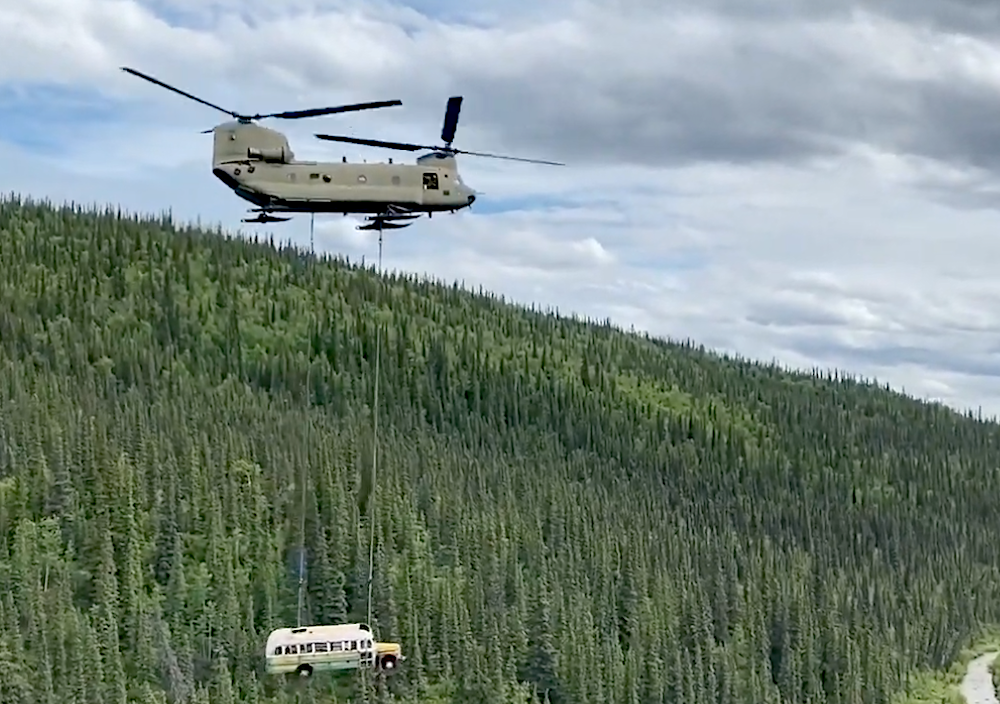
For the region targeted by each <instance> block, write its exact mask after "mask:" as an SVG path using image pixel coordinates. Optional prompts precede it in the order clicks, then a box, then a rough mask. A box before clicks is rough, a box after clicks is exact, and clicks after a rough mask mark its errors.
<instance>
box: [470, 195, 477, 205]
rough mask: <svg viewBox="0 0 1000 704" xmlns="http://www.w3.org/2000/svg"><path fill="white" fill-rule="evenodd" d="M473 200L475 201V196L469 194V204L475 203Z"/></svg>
mask: <svg viewBox="0 0 1000 704" xmlns="http://www.w3.org/2000/svg"><path fill="white" fill-rule="evenodd" d="M475 202H476V197H475V196H473V195H470V196H469V205H472V204H473V203H475Z"/></svg>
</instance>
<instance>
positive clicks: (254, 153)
mask: <svg viewBox="0 0 1000 704" xmlns="http://www.w3.org/2000/svg"><path fill="white" fill-rule="evenodd" d="M247 156H248V157H249V158H251V159H257V160H259V161H266V162H269V163H273V164H287V163H288V162H290V161H291V160H292V154H291V152H290V151H289V150H287V149H285V148H284V147H264V148H261V147H248V148H247Z"/></svg>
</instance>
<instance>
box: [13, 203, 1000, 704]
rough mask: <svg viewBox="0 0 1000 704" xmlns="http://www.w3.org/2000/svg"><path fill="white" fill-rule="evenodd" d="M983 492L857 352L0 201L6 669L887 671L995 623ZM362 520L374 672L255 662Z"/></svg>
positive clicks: (310, 615) (219, 696) (728, 677)
mask: <svg viewBox="0 0 1000 704" xmlns="http://www.w3.org/2000/svg"><path fill="white" fill-rule="evenodd" d="M389 244H390V246H391V240H390V243H389ZM379 352H380V353H379ZM376 373H378V375H379V387H378V392H379V393H378V401H377V404H378V405H377V411H378V413H377V420H378V431H377V433H376V432H375V431H374V428H373V425H374V421H375V419H376V418H375V417H374V414H373V408H374V404H375V379H376ZM998 494H1000V426H998V425H997V424H995V423H994V422H991V421H987V420H984V419H982V418H979V417H976V416H974V415H973V414H961V413H956V412H955V411H952V410H949V409H947V408H945V407H942V406H940V405H935V404H928V403H921V402H917V401H915V400H911V399H908V398H906V397H905V396H903V395H900V394H897V393H895V392H892V391H890V390H889V389H888V388H886V387H885V386H884V385H879V384H877V383H874V382H869V381H864V380H858V379H855V378H852V377H850V376H845V375H843V374H838V373H834V372H821V371H816V372H813V373H791V372H788V371H786V370H783V369H782V368H780V367H778V366H775V365H763V364H758V363H752V362H749V361H746V360H743V359H740V358H731V357H724V356H721V355H718V354H713V353H710V352H707V351H705V350H704V349H702V348H700V347H698V346H697V345H696V344H693V343H678V342H669V341H664V340H660V339H653V338H651V337H648V336H643V335H638V334H634V333H627V332H624V331H622V330H620V329H617V328H616V327H614V326H613V325H611V324H610V323H609V322H603V323H602V322H585V321H581V320H576V319H572V318H568V317H565V316H559V315H555V314H553V313H550V312H547V311H540V310H533V309H528V308H525V307H517V306H513V305H510V304H509V303H507V302H505V301H504V300H503V299H502V298H500V297H498V296H495V295H489V294H487V293H484V292H482V291H480V292H478V293H477V292H473V291H468V290H465V289H463V288H462V287H460V286H459V285H457V284H446V283H441V282H437V281H431V280H427V279H425V278H421V277H418V276H413V275H403V274H393V275H386V276H384V277H380V276H377V275H376V273H375V272H374V270H373V269H372V268H371V267H367V266H360V265H358V264H354V263H350V262H347V261H345V260H343V259H338V258H333V257H314V256H312V255H311V254H309V253H308V252H307V251H303V250H301V249H298V248H295V247H293V246H291V245H281V244H278V245H276V244H275V243H274V242H270V241H269V242H258V241H254V240H252V239H249V238H243V237H236V236H231V235H226V234H225V233H223V232H221V231H218V230H217V231H214V232H211V231H202V230H200V229H198V228H196V227H194V226H189V225H185V224H179V223H175V222H174V221H173V220H172V219H171V218H170V217H169V216H168V215H161V216H136V215H130V214H126V213H122V212H119V211H118V210H116V209H114V208H108V209H98V208H91V207H90V206H79V205H73V204H68V205H65V206H63V205H54V204H50V203H47V202H38V201H32V200H28V199H23V198H20V197H16V196H10V197H8V198H6V199H5V200H3V202H2V203H0V702H3V703H4V704H8V703H9V704H126V703H130V702H140V703H143V704H147V703H148V704H154V703H159V704H166V703H170V704H208V703H209V702H211V703H212V704H234V703H236V702H240V703H243V702H246V703H251V704H270V703H273V704H277V703H279V702H288V703H289V704H291V703H292V702H302V703H303V704H305V703H320V704H332V703H333V702H348V701H353V702H362V701H371V702H389V701H396V702H413V703H416V702H427V703H430V704H435V703H437V704H445V703H449V702H484V703H486V704H506V703H515V702H518V703H521V704H530V703H540V702H549V704H584V703H594V704H597V703H606V704H658V703H660V702H671V703H683V704H710V703H715V702H718V703H720V704H738V703H740V704H742V703H753V704H779V703H781V704H818V703H823V704H880V703H887V704H888V703H889V702H896V701H898V697H900V696H904V694H905V692H906V689H907V687H908V682H909V678H910V675H911V674H912V673H914V672H917V671H921V670H928V669H940V668H947V666H948V665H949V664H950V663H951V662H952V661H954V660H955V659H956V657H957V656H958V654H959V652H960V651H961V649H962V648H963V646H965V645H966V644H967V643H968V641H969V639H971V638H973V637H974V636H975V634H976V633H978V632H979V631H980V630H981V629H982V628H983V627H984V626H985V625H988V624H992V623H997V622H1000V569H998V565H1000V560H998V557H1000V548H998V546H1000V542H998V541H997V536H996V532H997V527H998V526H1000V504H998V502H997V496H998ZM373 535H374V560H373V564H374V572H373V583H372V594H373V600H372V604H371V608H372V626H373V628H374V630H375V632H376V634H377V636H378V639H379V640H381V641H389V642H398V643H400V644H401V646H402V648H403V652H404V653H405V654H406V656H407V660H406V661H405V663H404V664H403V665H402V667H401V668H400V669H399V671H398V672H396V673H395V674H392V675H389V676H383V675H377V674H373V673H371V672H360V673H354V674H346V675H345V674H342V675H339V676H337V675H331V674H323V673H318V674H317V675H316V676H314V677H313V678H311V679H309V680H305V681H301V680H297V679H294V678H293V679H289V680H288V681H285V679H284V678H278V677H273V676H268V675H266V674H265V673H264V670H263V663H264V642H265V640H266V638H267V635H268V633H269V632H270V631H271V630H272V629H274V628H278V627H283V626H294V625H296V622H297V617H298V603H297V596H298V581H299V570H298V560H299V557H300V545H301V546H303V547H302V549H304V551H305V558H306V570H305V592H304V601H303V621H304V622H305V623H316V624H322V623H341V622H357V621H364V620H365V619H367V616H368V608H369V603H368V568H369V548H370V546H371V544H370V538H371V536H373Z"/></svg>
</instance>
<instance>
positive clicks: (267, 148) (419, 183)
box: [122, 66, 565, 230]
mask: <svg viewBox="0 0 1000 704" xmlns="http://www.w3.org/2000/svg"><path fill="white" fill-rule="evenodd" d="M122 70H123V71H125V72H127V73H130V74H132V75H133V76H138V77H139V78H142V79H145V80H147V81H149V82H150V83H154V84H156V85H158V86H160V87H162V88H166V89H167V90H170V91H173V92H174V93H177V94H179V95H182V96H184V97H186V98H189V99H191V100H194V101H196V102H199V103H201V104H202V105H207V106H208V107H210V108H214V109H216V110H219V111H220V112H224V113H226V114H227V115H231V116H232V117H233V118H234V120H233V121H229V122H224V123H222V124H220V125H216V126H215V127H213V128H212V129H210V130H205V131H204V133H203V134H207V133H209V132H212V133H213V134H214V140H213V151H212V173H213V174H214V175H215V177H216V178H218V179H219V180H220V181H222V182H223V183H224V184H226V186H228V187H229V188H230V189H232V191H233V192H234V193H235V194H236V195H237V196H239V197H240V198H243V199H244V200H247V201H249V202H251V203H253V204H254V205H255V206H257V207H255V208H251V209H250V212H251V213H257V216H256V217H254V218H244V220H243V222H252V223H265V222H282V221H285V220H290V219H291V217H281V216H280V215H275V213H278V214H282V215H288V216H290V215H294V214H302V213H311V214H316V213H330V214H333V213H341V214H343V215H348V214H359V215H367V216H368V217H367V218H366V220H367V221H368V223H367V224H366V225H361V226H359V227H358V228H357V229H359V230H382V229H399V228H403V227H407V226H409V225H411V224H412V221H413V220H415V219H417V218H419V217H420V216H421V215H424V214H426V215H427V217H431V216H432V214H433V213H436V212H451V213H454V212H457V211H458V210H461V209H463V208H468V207H469V206H471V205H472V203H473V202H474V201H475V200H476V195H475V192H474V191H473V190H472V189H471V188H470V187H469V186H467V185H466V184H465V183H464V182H463V181H462V178H461V176H460V175H459V173H458V162H457V161H456V160H455V155H456V154H469V155H472V156H483V157H490V158H493V159H507V160H511V161H523V162H528V163H533V164H548V165H551V166H565V164H562V163H559V162H555V161H543V160H540V159H521V158H519V157H512V156H502V155H499V154H484V153H482V152H468V151H463V150H460V149H455V148H453V147H452V146H451V144H452V142H453V141H454V139H455V129H456V127H457V126H458V114H459V111H460V110H461V108H462V96H453V97H451V98H449V99H448V105H447V109H446V111H445V116H444V124H443V126H442V128H441V139H442V141H443V142H444V145H443V146H429V145H423V144H407V143H403V142H384V141H380V140H373V139H359V138H356V137H342V136H336V135H328V134H317V135H316V137H317V138H319V139H323V140H327V141H333V142H347V143H351V144H360V145H366V146H372V147H384V148H386V149H397V150H402V151H411V152H413V151H422V150H429V151H430V153H429V154H425V155H423V156H420V157H418V158H417V160H416V163H415V164H393V163H392V159H389V162H388V163H387V164H382V163H373V164H369V163H362V164H358V163H348V161H347V158H346V157H345V158H344V159H343V161H342V162H339V163H338V162H319V161H301V160H298V159H296V158H295V154H294V153H293V152H292V149H291V147H290V145H289V143H288V139H287V138H286V137H285V135H284V134H282V133H281V132H278V131H277V130H273V129H268V128H267V127H261V126H260V125H258V124H256V123H255V121H256V120H261V119H264V118H269V117H273V118H280V119H286V120H287V119H298V118H304V117H317V116H320V115H329V114H334V113H343V112H354V111H359V110H372V109H376V108H383V107H390V106H394V105H402V104H403V103H402V101H399V100H385V101H379V102H371V103H358V104H354V105H341V106H338V107H329V108H314V109H308V110H294V111H287V112H279V113H271V114H268V115H241V114H239V113H236V112H233V111H231V110H226V109H225V108H222V107H219V106H218V105H213V104H212V103H209V102H208V101H205V100H202V99H201V98H199V97H197V96H194V95H192V94H190V93H187V92H185V91H183V90H180V89H179V88H175V87H174V86H171V85H168V84H166V83H164V82H163V81H160V80H158V79H156V78H153V77H152V76H149V75H147V74H144V73H141V72H139V71H137V70H135V69H132V68H128V67H125V66H123V67H122Z"/></svg>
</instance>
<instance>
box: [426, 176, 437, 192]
mask: <svg viewBox="0 0 1000 704" xmlns="http://www.w3.org/2000/svg"><path fill="white" fill-rule="evenodd" d="M424 189H425V190H428V191H436V190H437V189H438V175H437V174H436V173H434V172H433V171H428V172H426V173H425V174H424Z"/></svg>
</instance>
